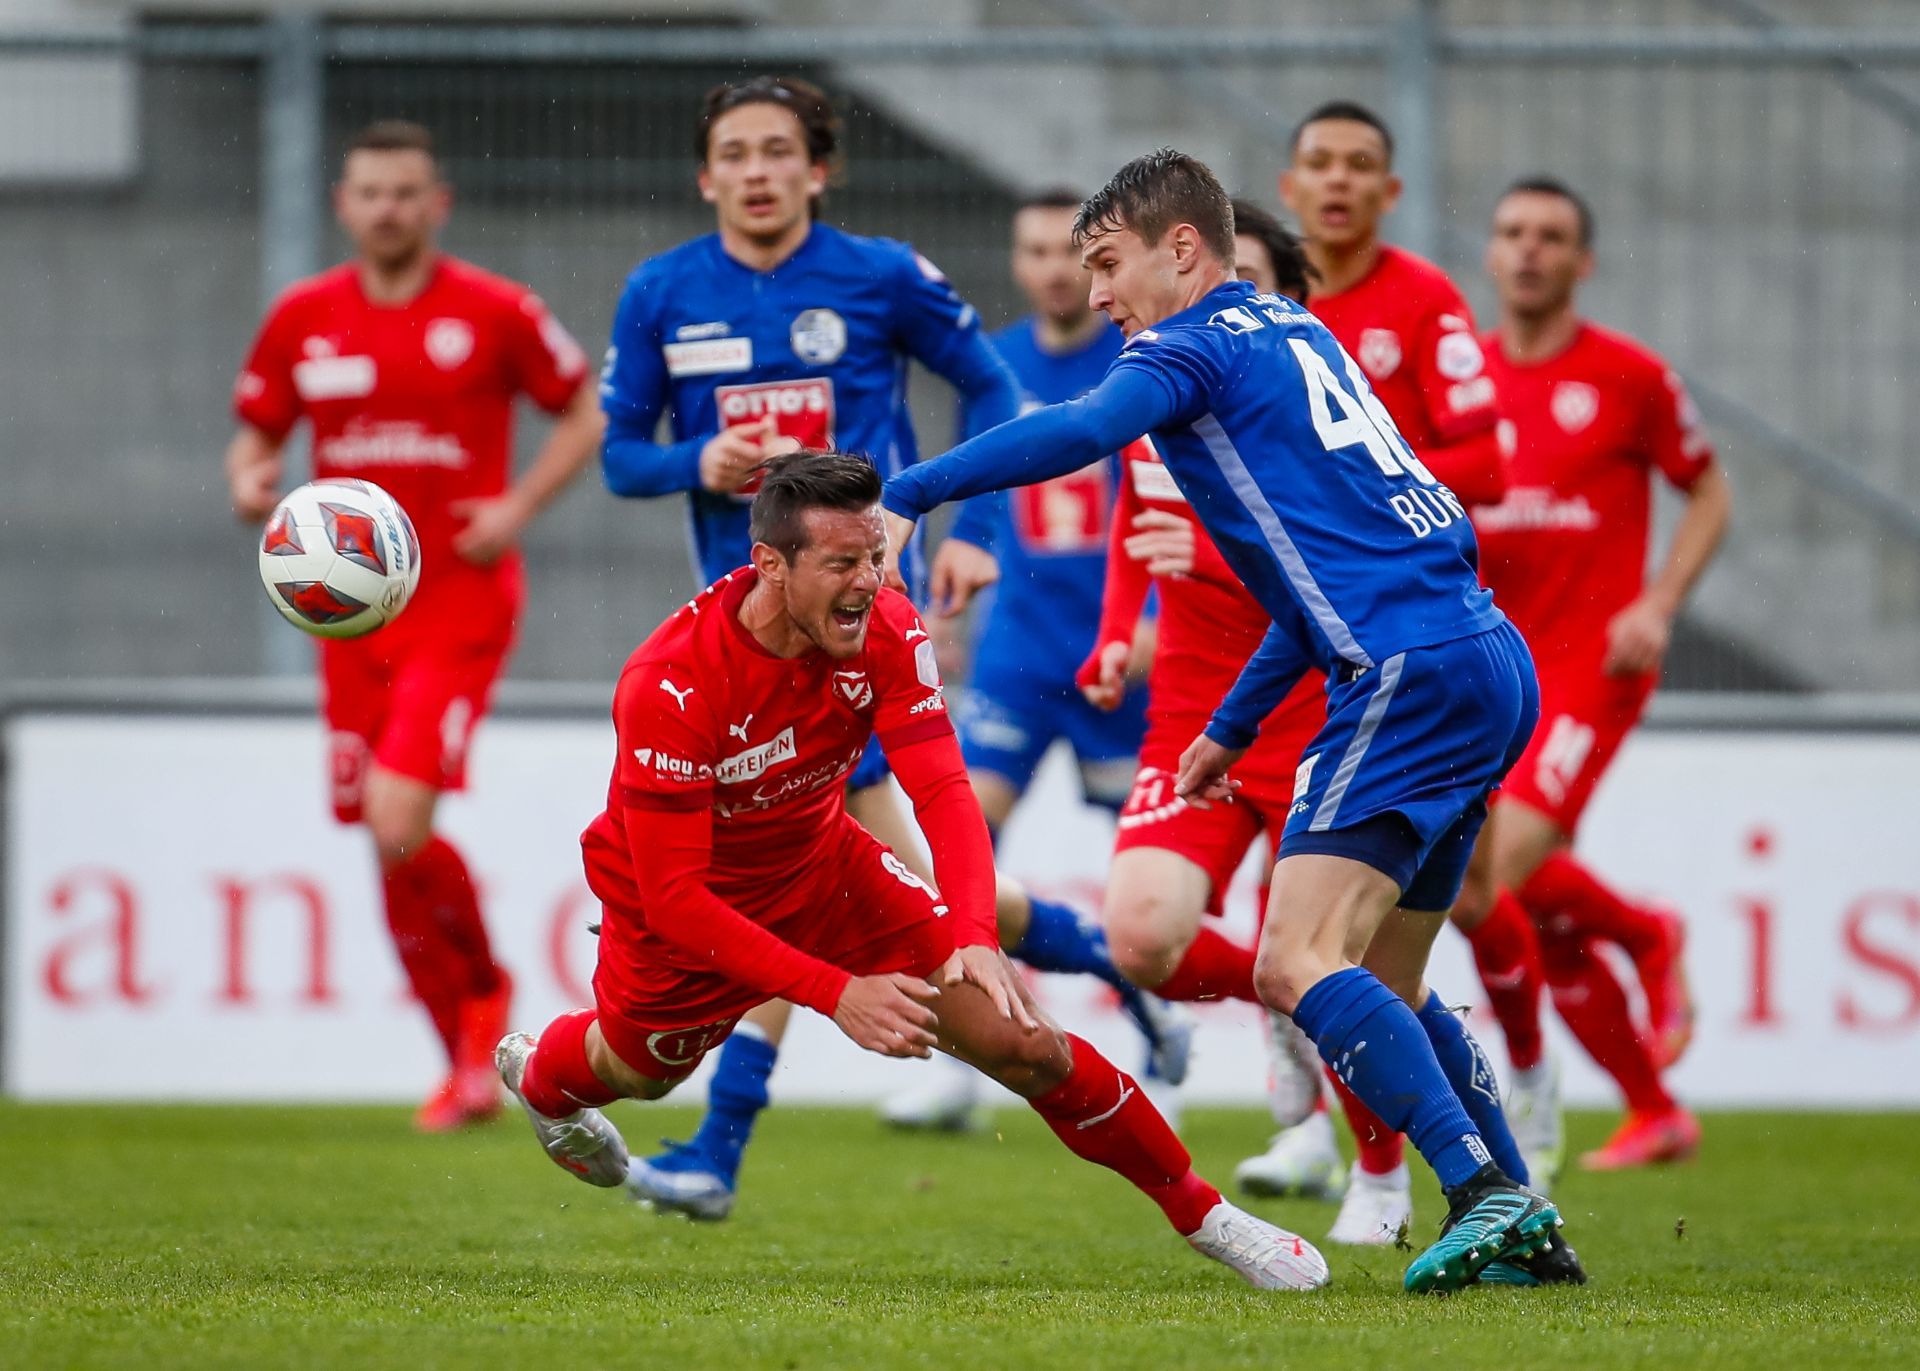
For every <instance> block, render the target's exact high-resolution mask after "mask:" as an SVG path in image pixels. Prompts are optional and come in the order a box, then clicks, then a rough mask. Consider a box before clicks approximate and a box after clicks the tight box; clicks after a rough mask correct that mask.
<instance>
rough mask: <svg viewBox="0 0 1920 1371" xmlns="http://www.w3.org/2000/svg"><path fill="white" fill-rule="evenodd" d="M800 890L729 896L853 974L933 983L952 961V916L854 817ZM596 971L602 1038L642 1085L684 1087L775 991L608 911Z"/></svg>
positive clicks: (774, 887) (787, 886)
mask: <svg viewBox="0 0 1920 1371" xmlns="http://www.w3.org/2000/svg"><path fill="white" fill-rule="evenodd" d="M814 869H815V871H816V872H817V873H819V874H818V875H816V876H815V878H814V879H813V880H812V881H810V882H808V883H806V884H805V885H803V886H800V887H799V888H796V883H795V882H792V881H785V880H783V881H782V882H781V883H778V884H774V883H770V884H769V886H768V887H767V889H766V892H765V897H764V898H761V899H756V898H753V897H751V896H745V895H731V896H729V898H730V902H731V903H732V904H733V906H734V908H736V909H738V910H739V911H740V912H741V913H742V914H745V915H747V917H749V918H751V919H753V920H754V922H756V923H759V924H762V925H764V926H765V927H767V928H768V929H770V930H772V931H773V932H775V933H777V934H779V935H780V937H782V938H784V939H785V940H786V941H787V942H789V943H791V944H793V945H794V946H795V947H797V948H799V949H800V950H801V951H803V952H807V953H811V954H812V955H813V956H816V957H818V958H820V959H821V960H822V961H825V962H828V963H830V964H832V965H834V966H837V967H839V968H840V969H841V970H843V971H847V972H850V973H851V974H853V975H855V976H882V975H886V974H888V973H891V972H895V971H903V972H906V973H907V974H908V975H912V976H930V975H932V974H933V972H934V971H936V970H937V969H939V967H940V966H941V964H942V963H944V962H945V961H946V960H947V958H949V957H951V956H952V955H953V948H954V932H953V919H952V916H951V915H949V914H947V913H945V912H944V906H940V905H939V902H938V899H937V897H936V896H935V894H934V892H933V891H932V889H930V888H929V887H928V885H927V884H926V882H924V881H922V880H921V879H920V878H919V877H918V876H916V875H914V874H913V872H912V871H911V870H910V869H908V867H907V866H906V864H905V863H903V862H902V861H901V860H900V859H899V858H898V857H896V856H894V855H893V853H892V851H890V850H889V849H888V848H887V847H886V846H885V845H884V844H882V843H881V842H880V841H879V840H878V839H876V838H874V837H873V836H872V835H871V834H869V833H868V832H867V831H866V830H865V829H863V828H861V827H860V826H859V825H858V824H855V823H854V822H853V821H852V820H851V819H849V820H847V821H846V827H845V829H843V831H842V834H841V840H840V844H839V847H838V849H837V850H836V851H835V852H833V853H831V854H823V855H822V859H821V860H820V861H819V862H818V863H816V864H815V868H814ZM605 909H606V918H605V920H604V921H603V923H602V925H601V930H600V932H601V937H600V963H599V966H598V967H597V968H596V969H595V971H594V974H593V996H594V1004H595V1008H596V1009H597V1010H598V1011H599V1015H600V1032H601V1033H602V1034H603V1035H605V1037H606V1040H607V1046H609V1047H611V1048H612V1049H613V1052H614V1055H615V1056H617V1057H619V1058H620V1060H621V1061H623V1062H625V1063H626V1064H627V1065H628V1066H630V1067H632V1068H633V1069H634V1070H635V1071H637V1072H639V1073H640V1074H641V1075H643V1076H649V1077H651V1078H653V1079H654V1080H662V1081H675V1080H679V1079H680V1078H681V1077H682V1076H685V1075H687V1074H688V1073H689V1072H691V1071H692V1070H693V1069H694V1067H696V1066H698V1065H699V1064H700V1059H701V1058H702V1057H704V1056H705V1055H706V1054H707V1053H708V1052H709V1051H710V1050H711V1049H712V1048H714V1047H715V1046H717V1045H718V1044H719V1043H720V1042H721V1041H722V1040H723V1039H725V1038H726V1036H727V1034H728V1033H729V1032H731V1031H732V1029H733V1025H734V1024H735V1023H736V1022H738V1020H739V1018H740V1016H741V1015H742V1014H744V1013H746V1012H747V1011H748V1010H749V1009H752V1008H753V1007H754V1006H755V1005H758V1004H761V1003H764V1002H765V1000H766V999H767V995H766V992H764V991H761V990H755V989H753V988H752V987H751V986H744V985H741V984H740V983H739V982H737V981H733V980H729V979H728V978H727V977H725V976H723V975H721V974H719V973H718V972H714V971H710V970H706V969H703V968H702V967H700V966H698V965H697V964H696V963H694V962H693V961H692V960H691V959H690V958H688V957H687V955H686V954H685V953H683V952H681V951H680V950H679V949H678V948H676V947H674V946H672V945H671V944H668V943H666V942H664V941H662V940H661V939H659V938H656V937H654V936H652V935H651V934H649V933H648V932H647V929H646V923H645V918H644V916H643V915H640V914H637V913H634V912H633V911H631V910H623V909H619V908H616V907H615V906H612V905H607V906H605Z"/></svg>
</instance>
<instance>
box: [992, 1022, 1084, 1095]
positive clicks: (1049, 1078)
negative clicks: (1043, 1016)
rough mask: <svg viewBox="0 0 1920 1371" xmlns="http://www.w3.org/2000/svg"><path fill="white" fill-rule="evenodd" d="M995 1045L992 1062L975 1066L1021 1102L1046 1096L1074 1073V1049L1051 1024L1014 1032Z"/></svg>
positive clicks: (1063, 1034)
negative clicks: (1032, 1030) (1026, 1031)
mask: <svg viewBox="0 0 1920 1371" xmlns="http://www.w3.org/2000/svg"><path fill="white" fill-rule="evenodd" d="M994 1046H995V1048H996V1049H997V1051H995V1053H994V1054H993V1060H991V1061H976V1063H975V1064H976V1065H977V1066H979V1067H980V1069H981V1070H982V1071H984V1072H985V1073H986V1074H987V1075H989V1076H991V1077H992V1078H993V1079H994V1080H996V1081H998V1082H1000V1084H1001V1085H1004V1086H1005V1087H1006V1088H1007V1089H1009V1090H1011V1091H1012V1092H1013V1093H1014V1094H1016V1095H1019V1096H1020V1097H1021V1098H1023V1099H1029V1100H1030V1099H1032V1098H1034V1097H1035V1096H1036V1095H1044V1094H1046V1093H1047V1092H1048V1091H1049V1090H1052V1089H1055V1088H1056V1087H1057V1086H1059V1085H1060V1084H1061V1083H1062V1082H1063V1081H1065V1080H1066V1079H1067V1077H1068V1076H1069V1075H1071V1074H1072V1073H1073V1047H1072V1045H1071V1044H1070V1043H1068V1041H1067V1035H1066V1033H1065V1032H1064V1031H1062V1030H1061V1029H1060V1028H1058V1027H1057V1026H1055V1025H1054V1024H1051V1023H1044V1024H1042V1025H1041V1026H1040V1028H1039V1029H1038V1030H1037V1031H1035V1032H1033V1033H1021V1032H1019V1031H1018V1030H1015V1031H1014V1032H1012V1033H1009V1034H1007V1035H1006V1036H1005V1037H1004V1038H1002V1039H1001V1040H1000V1041H999V1042H997V1043H995V1044H994Z"/></svg>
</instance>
